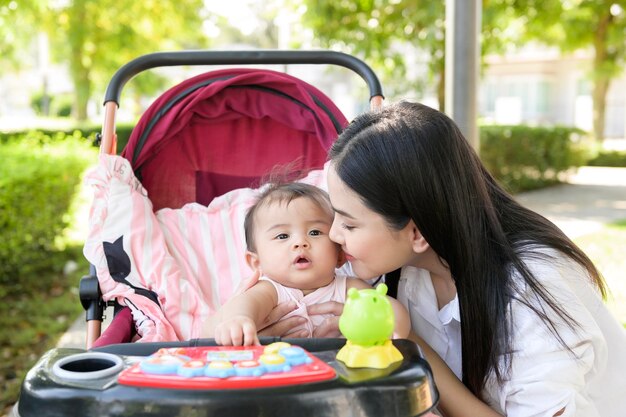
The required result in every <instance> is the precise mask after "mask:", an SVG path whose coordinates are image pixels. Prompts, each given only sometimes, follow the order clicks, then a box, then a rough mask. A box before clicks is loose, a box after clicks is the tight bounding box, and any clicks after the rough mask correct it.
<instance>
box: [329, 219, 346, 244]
mask: <svg viewBox="0 0 626 417" xmlns="http://www.w3.org/2000/svg"><path fill="white" fill-rule="evenodd" d="M328 237H329V238H330V240H332V241H333V242H335V243H339V244H340V245H341V244H342V243H343V239H342V238H343V236H342V234H341V228H340V227H339V224H338V223H337V220H333V224H332V225H331V226H330V231H329V232H328Z"/></svg>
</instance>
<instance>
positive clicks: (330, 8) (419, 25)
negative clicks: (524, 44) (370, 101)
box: [303, 0, 515, 109]
mask: <svg viewBox="0 0 626 417" xmlns="http://www.w3.org/2000/svg"><path fill="white" fill-rule="evenodd" d="M303 2H304V4H305V5H306V8H307V10H306V12H305V13H304V15H303V21H304V23H305V25H307V26H308V27H310V28H312V29H313V31H314V33H315V39H316V40H317V41H318V42H319V43H320V44H321V45H322V46H324V47H330V48H339V49H341V50H343V51H347V52H350V53H357V54H361V55H363V56H364V57H365V59H367V60H368V62H371V63H372V66H373V67H374V68H375V69H377V70H378V72H379V73H381V74H382V75H383V77H385V78H386V79H387V80H388V81H390V82H391V83H392V85H393V84H394V83H395V84H396V85H395V89H396V90H397V91H398V92H401V93H405V92H406V91H410V90H415V89H418V90H422V89H423V87H424V86H425V85H435V88H434V90H435V91H436V93H437V99H438V101H439V108H440V109H443V108H444V104H445V103H444V100H445V0H394V1H387V0H361V1H353V0H303ZM514 18H515V15H514V13H513V11H512V9H510V8H508V7H507V5H506V2H505V1H504V0H501V1H489V0H484V5H483V19H482V47H481V52H482V54H483V55H485V54H488V53H491V52H496V51H499V50H501V49H502V48H503V47H504V45H505V44H506V42H508V41H509V36H511V34H510V33H509V32H507V31H506V30H505V28H506V27H507V25H508V24H509V23H511V21H512V20H513V19H514ZM407 50H413V51H418V53H421V54H422V56H424V57H425V60H426V64H427V65H426V68H427V72H426V73H424V74H420V76H419V78H418V79H417V80H415V81H413V82H411V81H409V80H407V66H408V65H413V63H410V62H409V63H407V59H406V58H407V57H406V55H407Z"/></svg>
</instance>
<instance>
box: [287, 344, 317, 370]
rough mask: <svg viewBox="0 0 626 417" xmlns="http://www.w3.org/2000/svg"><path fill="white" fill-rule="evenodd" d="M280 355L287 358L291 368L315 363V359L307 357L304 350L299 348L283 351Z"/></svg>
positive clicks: (293, 347) (294, 347)
mask: <svg viewBox="0 0 626 417" xmlns="http://www.w3.org/2000/svg"><path fill="white" fill-rule="evenodd" d="M279 353H280V354H281V355H282V356H284V357H285V359H286V360H287V363H289V365H291V366H298V365H304V364H307V363H311V362H313V359H311V358H310V357H309V355H307V353H306V352H305V351H304V349H302V348H301V347H298V346H292V347H288V348H284V349H281V350H280V351H279Z"/></svg>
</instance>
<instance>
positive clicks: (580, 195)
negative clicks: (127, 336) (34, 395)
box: [58, 167, 626, 348]
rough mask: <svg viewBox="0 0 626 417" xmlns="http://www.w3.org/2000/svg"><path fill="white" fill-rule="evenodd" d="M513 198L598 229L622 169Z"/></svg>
mask: <svg viewBox="0 0 626 417" xmlns="http://www.w3.org/2000/svg"><path fill="white" fill-rule="evenodd" d="M517 199H518V201H519V202H520V203H522V204H523V205H525V206H527V207H529V208H530V209H532V210H535V211H537V212H538V213H541V214H542V215H544V216H546V217H547V218H548V219H550V220H551V221H553V222H554V223H555V224H556V225H557V226H559V227H560V228H561V229H562V230H563V231H564V232H565V233H566V234H567V235H568V236H570V237H572V238H575V237H577V236H581V235H584V234H587V233H592V232H594V231H596V230H599V229H600V228H602V225H603V224H605V223H609V222H613V221H615V220H620V219H626V168H596V167H583V168H581V169H579V170H578V172H577V173H576V174H575V175H573V176H572V177H571V178H570V179H569V180H568V184H563V185H558V186H555V187H550V188H547V189H543V190H538V191H532V192H526V193H522V194H519V195H518V196H517ZM107 315H108V316H110V315H111V314H107ZM106 324H107V322H106V321H105V324H104V326H103V328H104V327H105V326H106ZM85 334H86V331H85V320H84V315H81V317H80V318H79V319H78V320H76V322H75V323H74V324H73V325H72V326H71V328H70V329H69V331H68V332H67V333H65V334H64V335H63V337H62V338H61V339H60V340H59V343H58V346H59V347H78V348H83V347H84V346H85Z"/></svg>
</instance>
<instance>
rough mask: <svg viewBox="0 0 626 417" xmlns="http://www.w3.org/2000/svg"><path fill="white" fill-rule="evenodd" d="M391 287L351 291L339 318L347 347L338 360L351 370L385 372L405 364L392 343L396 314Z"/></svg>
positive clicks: (343, 349) (353, 289)
mask: <svg viewBox="0 0 626 417" xmlns="http://www.w3.org/2000/svg"><path fill="white" fill-rule="evenodd" d="M386 294H387V286H386V285H385V284H379V285H378V286H377V287H376V289H365V290H357V289H356V288H350V289H349V290H348V297H347V300H346V303H345V305H344V308H343V313H342V314H341V317H339V330H340V331H341V333H342V334H343V335H344V336H345V337H346V339H347V341H346V344H345V346H344V347H343V348H341V350H340V351H339V352H338V353H337V359H338V360H340V361H341V362H343V363H344V364H345V365H346V366H348V367H350V368H376V369H384V368H387V367H389V366H390V365H391V364H393V363H396V362H398V361H401V360H402V354H401V353H400V351H399V350H398V349H397V348H396V347H395V346H394V345H393V343H392V342H391V336H392V335H393V329H394V314H393V308H392V307H391V303H390V302H389V299H388V298H387V295H386Z"/></svg>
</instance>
